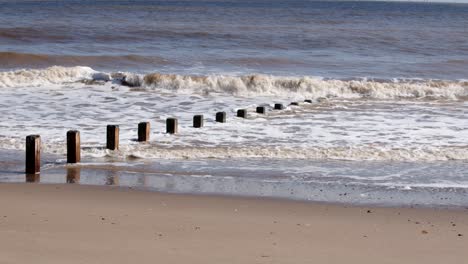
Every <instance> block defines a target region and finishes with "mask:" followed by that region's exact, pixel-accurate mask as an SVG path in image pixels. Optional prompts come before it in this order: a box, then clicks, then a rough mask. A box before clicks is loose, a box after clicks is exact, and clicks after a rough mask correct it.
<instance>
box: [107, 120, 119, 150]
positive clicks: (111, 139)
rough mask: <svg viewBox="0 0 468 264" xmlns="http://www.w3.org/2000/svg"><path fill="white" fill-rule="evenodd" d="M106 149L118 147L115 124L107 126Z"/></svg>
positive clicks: (117, 132)
mask: <svg viewBox="0 0 468 264" xmlns="http://www.w3.org/2000/svg"><path fill="white" fill-rule="evenodd" d="M107 149H110V150H117V149H119V126H116V125H108V126H107Z"/></svg>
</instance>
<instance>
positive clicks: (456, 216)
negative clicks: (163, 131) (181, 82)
mask: <svg viewBox="0 0 468 264" xmlns="http://www.w3.org/2000/svg"><path fill="white" fill-rule="evenodd" d="M0 208H1V210H0V263H2V264H3V263H49V264H50V263H61V264H63V263H203V264H206V263H282V264H283V263H361V264H362V263H379V264H380V263H437V264H440V263H444V264H447V263H468V210H441V209H410V208H364V207H346V206H343V205H327V204H314V203H304V202H294V201H281V200H267V199H250V198H231V197H216V196H194V195H175V194H161V193H153V192H144V191H137V190H131V189H123V188H117V187H93V186H80V185H41V184H0Z"/></svg>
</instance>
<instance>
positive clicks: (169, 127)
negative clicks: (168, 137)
mask: <svg viewBox="0 0 468 264" xmlns="http://www.w3.org/2000/svg"><path fill="white" fill-rule="evenodd" d="M178 132H179V128H178V121H177V118H168V119H166V133H168V134H177V133H178Z"/></svg>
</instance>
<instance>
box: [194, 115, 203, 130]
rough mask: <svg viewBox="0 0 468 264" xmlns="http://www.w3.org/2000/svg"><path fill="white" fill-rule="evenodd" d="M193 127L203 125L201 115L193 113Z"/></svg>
mask: <svg viewBox="0 0 468 264" xmlns="http://www.w3.org/2000/svg"><path fill="white" fill-rule="evenodd" d="M193 127H196V128H200V127H203V115H195V116H194V117H193Z"/></svg>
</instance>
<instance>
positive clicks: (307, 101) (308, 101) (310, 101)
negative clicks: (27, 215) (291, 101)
mask: <svg viewBox="0 0 468 264" xmlns="http://www.w3.org/2000/svg"><path fill="white" fill-rule="evenodd" d="M304 102H305V103H309V104H311V103H312V100H310V99H305V100H304Z"/></svg>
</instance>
